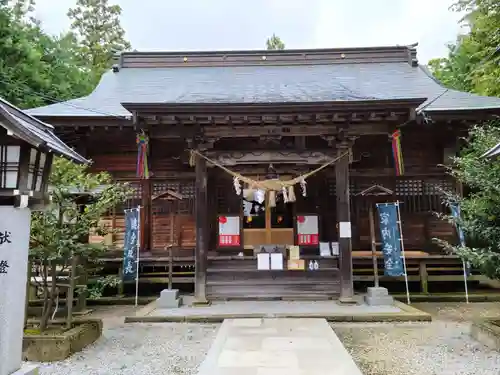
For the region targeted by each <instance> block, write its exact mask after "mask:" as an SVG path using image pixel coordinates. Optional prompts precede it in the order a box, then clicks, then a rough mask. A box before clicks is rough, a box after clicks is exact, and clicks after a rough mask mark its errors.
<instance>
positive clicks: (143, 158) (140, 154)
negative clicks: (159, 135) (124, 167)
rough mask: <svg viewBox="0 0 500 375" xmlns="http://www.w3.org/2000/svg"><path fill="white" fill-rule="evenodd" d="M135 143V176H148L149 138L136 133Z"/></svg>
mask: <svg viewBox="0 0 500 375" xmlns="http://www.w3.org/2000/svg"><path fill="white" fill-rule="evenodd" d="M136 143H137V177H139V178H142V179H148V178H149V162H148V152H149V139H148V137H147V136H146V135H145V134H138V135H137V138H136Z"/></svg>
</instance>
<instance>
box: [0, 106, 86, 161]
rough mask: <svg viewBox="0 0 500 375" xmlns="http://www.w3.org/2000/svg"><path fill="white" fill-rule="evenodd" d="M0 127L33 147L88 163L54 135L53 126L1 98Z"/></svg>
mask: <svg viewBox="0 0 500 375" xmlns="http://www.w3.org/2000/svg"><path fill="white" fill-rule="evenodd" d="M0 126H2V127H3V128H4V129H6V130H7V132H8V133H10V134H12V135H13V136H15V137H17V138H19V139H21V140H23V141H24V142H27V143H29V144H30V145H32V146H33V147H37V148H40V149H43V150H46V151H48V152H53V153H55V154H56V155H59V156H63V157H66V158H68V159H70V160H72V161H74V162H77V163H82V164H86V163H88V160H86V159H85V158H84V157H83V156H81V155H80V154H78V153H77V152H75V151H74V150H73V149H71V148H69V147H68V146H67V145H66V144H65V143H64V142H63V141H61V140H60V139H59V138H58V137H57V136H56V135H55V134H54V132H53V129H54V127H53V126H51V125H49V124H46V123H44V122H42V121H40V120H38V119H36V118H35V117H33V116H31V115H28V114H26V113H25V112H23V111H22V110H20V109H19V108H17V107H15V106H14V105H12V104H11V103H9V102H8V101H6V100H4V99H2V98H0Z"/></svg>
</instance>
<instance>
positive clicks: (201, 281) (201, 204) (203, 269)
mask: <svg viewBox="0 0 500 375" xmlns="http://www.w3.org/2000/svg"><path fill="white" fill-rule="evenodd" d="M195 163H196V164H195V173H196V191H195V214H196V251H195V274H194V281H195V283H194V297H195V302H196V303H197V304H206V303H207V294H206V288H207V261H208V228H207V224H208V217H207V215H208V212H207V162H206V160H205V159H204V158H202V157H200V156H198V155H197V156H196V160H195Z"/></svg>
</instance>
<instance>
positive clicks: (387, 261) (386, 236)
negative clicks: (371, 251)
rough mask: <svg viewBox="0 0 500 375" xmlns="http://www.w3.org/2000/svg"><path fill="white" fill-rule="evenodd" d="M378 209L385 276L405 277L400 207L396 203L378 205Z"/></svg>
mask: <svg viewBox="0 0 500 375" xmlns="http://www.w3.org/2000/svg"><path fill="white" fill-rule="evenodd" d="M377 209H378V215H379V220H380V240H381V242H382V253H383V255H384V265H385V275H386V276H404V274H405V271H404V264H403V259H402V257H401V256H402V254H401V233H400V231H399V223H398V211H397V210H398V207H397V205H396V203H383V204H377Z"/></svg>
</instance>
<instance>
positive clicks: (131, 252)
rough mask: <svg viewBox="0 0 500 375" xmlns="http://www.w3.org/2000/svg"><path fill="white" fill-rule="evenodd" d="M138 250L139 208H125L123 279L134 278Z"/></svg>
mask: <svg viewBox="0 0 500 375" xmlns="http://www.w3.org/2000/svg"><path fill="white" fill-rule="evenodd" d="M138 250H139V209H138V208H134V209H131V210H125V240H124V245H123V280H124V281H130V280H135V279H136V276H137V256H138Z"/></svg>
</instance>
